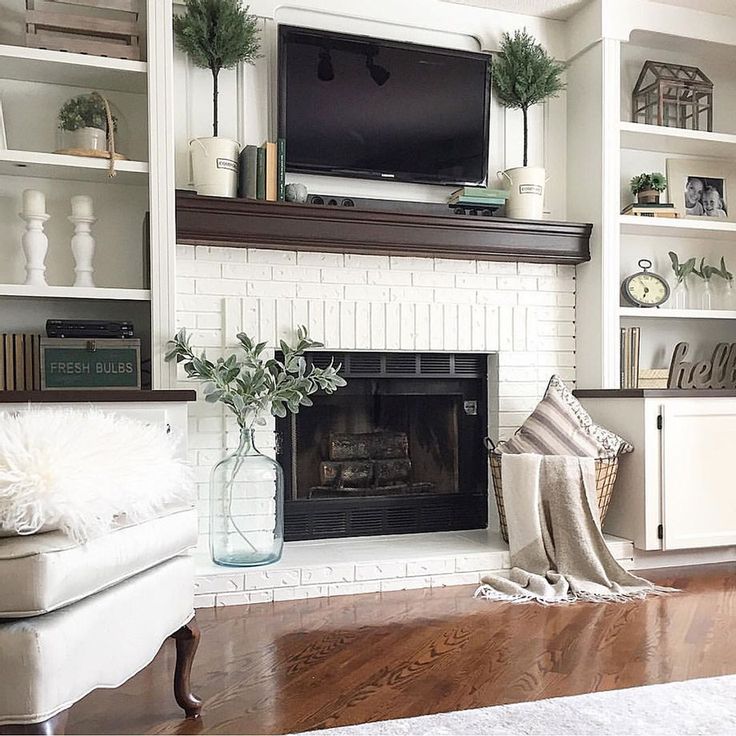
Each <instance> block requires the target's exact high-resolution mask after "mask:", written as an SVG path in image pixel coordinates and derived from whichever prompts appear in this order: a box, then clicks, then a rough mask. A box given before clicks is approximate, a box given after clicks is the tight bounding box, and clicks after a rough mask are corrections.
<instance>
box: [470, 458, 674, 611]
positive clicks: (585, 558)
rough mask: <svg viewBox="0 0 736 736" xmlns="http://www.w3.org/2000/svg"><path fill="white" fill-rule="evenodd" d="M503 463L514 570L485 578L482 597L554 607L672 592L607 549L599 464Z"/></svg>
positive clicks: (565, 461)
mask: <svg viewBox="0 0 736 736" xmlns="http://www.w3.org/2000/svg"><path fill="white" fill-rule="evenodd" d="M501 463H502V465H501V471H502V473H503V502H504V507H505V510H506V520H507V524H508V529H509V550H510V554H511V568H512V569H511V572H510V574H509V576H508V578H506V577H501V576H499V575H488V576H486V577H485V578H483V585H481V587H480V588H478V590H477V591H476V596H482V597H484V598H490V599H493V600H507V601H515V602H526V601H537V602H539V603H545V604H550V603H567V602H572V601H577V600H593V601H626V600H629V599H631V598H643V597H644V596H646V595H649V594H652V593H655V594H657V593H664V592H671V589H670V588H659V587H657V586H655V585H653V584H652V583H650V582H649V581H648V580H644V579H643V578H640V577H637V576H636V575H632V574H631V573H630V572H627V571H626V570H624V569H623V568H622V567H621V565H619V564H618V562H617V561H616V560H615V558H614V557H613V555H612V554H611V552H610V550H609V549H608V546H607V545H606V543H605V541H604V539H603V535H602V534H601V530H600V518H599V515H598V503H597V500H596V490H595V459H594V458H583V457H569V456H542V455H509V454H504V455H503V458H502V460H501Z"/></svg>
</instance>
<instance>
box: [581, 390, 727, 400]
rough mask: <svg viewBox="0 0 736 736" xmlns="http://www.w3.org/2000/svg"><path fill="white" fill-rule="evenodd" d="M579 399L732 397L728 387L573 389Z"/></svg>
mask: <svg viewBox="0 0 736 736" xmlns="http://www.w3.org/2000/svg"><path fill="white" fill-rule="evenodd" d="M573 393H574V394H575V396H577V398H579V399H682V398H691V399H692V398H698V399H733V398H736V391H734V390H732V389H729V388H718V389H709V388H582V389H577V390H575V391H573Z"/></svg>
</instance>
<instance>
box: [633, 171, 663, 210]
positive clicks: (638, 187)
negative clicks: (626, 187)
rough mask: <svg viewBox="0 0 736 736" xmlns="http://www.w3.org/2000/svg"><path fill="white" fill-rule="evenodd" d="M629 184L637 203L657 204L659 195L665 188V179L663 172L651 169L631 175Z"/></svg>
mask: <svg viewBox="0 0 736 736" xmlns="http://www.w3.org/2000/svg"><path fill="white" fill-rule="evenodd" d="M630 186H631V193H632V194H633V195H634V196H635V197H636V201H637V202H638V203H639V204H659V195H660V194H661V193H662V192H663V191H664V190H665V189H667V179H666V178H665V175H664V174H660V173H659V172H658V171H653V172H652V173H651V174H639V175H638V176H635V177H633V178H632V179H631V183H630Z"/></svg>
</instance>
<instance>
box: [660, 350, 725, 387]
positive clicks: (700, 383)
mask: <svg viewBox="0 0 736 736" xmlns="http://www.w3.org/2000/svg"><path fill="white" fill-rule="evenodd" d="M689 352H690V344H689V343H686V342H680V343H677V345H676V346H675V349H674V351H673V352H672V361H671V362H670V372H669V376H668V378H667V388H698V389H717V388H727V389H736V342H732V343H727V342H719V343H718V345H716V347H715V349H714V350H713V355H712V356H711V359H710V360H700V361H687V360H686V358H687V357H688V353H689Z"/></svg>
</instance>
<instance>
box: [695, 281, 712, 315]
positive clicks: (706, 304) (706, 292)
mask: <svg viewBox="0 0 736 736" xmlns="http://www.w3.org/2000/svg"><path fill="white" fill-rule="evenodd" d="M698 302H699V303H698V307H699V308H700V309H713V289H712V288H711V285H710V279H706V278H703V283H702V284H701V286H700V295H699V299H698Z"/></svg>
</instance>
